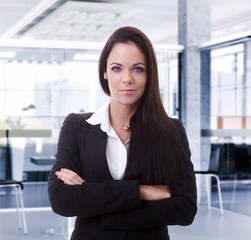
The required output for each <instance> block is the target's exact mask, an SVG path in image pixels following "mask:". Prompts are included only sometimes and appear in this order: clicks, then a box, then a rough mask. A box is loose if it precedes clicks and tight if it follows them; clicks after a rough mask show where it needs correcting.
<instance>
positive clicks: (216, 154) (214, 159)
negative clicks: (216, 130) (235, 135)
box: [208, 146, 221, 173]
mask: <svg viewBox="0 0 251 240" xmlns="http://www.w3.org/2000/svg"><path fill="white" fill-rule="evenodd" d="M220 150H221V148H220V146H212V149H211V154H210V161H209V168H208V172H212V173H218V172H219V167H220V152H221V151H220Z"/></svg>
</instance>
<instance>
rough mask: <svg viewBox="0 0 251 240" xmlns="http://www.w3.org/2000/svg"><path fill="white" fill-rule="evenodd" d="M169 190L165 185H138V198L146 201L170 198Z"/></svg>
mask: <svg viewBox="0 0 251 240" xmlns="http://www.w3.org/2000/svg"><path fill="white" fill-rule="evenodd" d="M170 197H171V192H170V189H169V187H168V186H166V185H140V198H141V199H142V200H147V201H155V200H161V199H165V198H170Z"/></svg>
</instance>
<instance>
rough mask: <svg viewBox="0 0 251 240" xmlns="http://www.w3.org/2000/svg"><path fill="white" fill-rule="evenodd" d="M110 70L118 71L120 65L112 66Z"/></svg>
mask: <svg viewBox="0 0 251 240" xmlns="http://www.w3.org/2000/svg"><path fill="white" fill-rule="evenodd" d="M111 70H112V71H113V72H120V71H121V67H119V66H114V67H112V68H111Z"/></svg>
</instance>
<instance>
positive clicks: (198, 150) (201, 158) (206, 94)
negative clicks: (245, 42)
mask: <svg viewBox="0 0 251 240" xmlns="http://www.w3.org/2000/svg"><path fill="white" fill-rule="evenodd" d="M210 31H211V29H210V0H179V1H178V41H179V44H180V45H183V46H184V54H183V58H182V77H181V84H180V87H181V94H182V96H181V103H180V111H181V112H180V116H181V120H182V122H183V124H184V126H185V128H186V132H187V135H188V139H189V144H190V149H191V153H192V161H193V163H194V166H195V168H196V169H202V168H203V169H205V168H207V166H205V165H208V162H209V154H210V138H201V129H209V128H210V105H209V104H210V54H203V55H200V49H199V46H200V44H201V43H203V42H206V41H209V40H210ZM202 63H203V66H202ZM202 94H203V95H202ZM199 185H200V182H199ZM203 185H204V184H203ZM198 189H199V190H200V191H198V193H199V194H201V195H200V196H198V199H199V201H200V200H201V199H202V198H204V197H205V196H206V192H205V188H202V187H201V186H198Z"/></svg>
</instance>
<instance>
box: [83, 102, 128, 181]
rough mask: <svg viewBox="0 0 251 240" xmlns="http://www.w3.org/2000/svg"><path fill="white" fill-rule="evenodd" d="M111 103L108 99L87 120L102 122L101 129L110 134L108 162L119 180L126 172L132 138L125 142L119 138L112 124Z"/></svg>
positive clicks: (107, 151) (93, 123) (107, 147)
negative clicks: (110, 117)
mask: <svg viewBox="0 0 251 240" xmlns="http://www.w3.org/2000/svg"><path fill="white" fill-rule="evenodd" d="M109 105H110V102H109V101H108V102H107V103H105V104H104V105H103V106H102V107H100V108H99V109H98V110H97V111H95V112H94V113H93V115H92V116H91V117H90V118H89V119H87V122H88V123H89V124H91V125H97V124H100V128H101V130H102V131H103V132H106V134H107V135H108V139H107V145H106V158H107V164H108V167H109V170H110V173H111V175H112V177H113V179H116V180H119V179H121V178H122V177H123V175H124V172H125V168H126V163H127V151H128V148H129V143H130V139H129V140H128V141H127V142H126V143H125V144H123V143H122V142H121V140H120V139H119V137H118V135H117V133H116V132H115V130H114V129H113V127H112V126H111V124H110V119H109Z"/></svg>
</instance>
